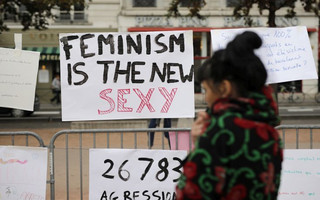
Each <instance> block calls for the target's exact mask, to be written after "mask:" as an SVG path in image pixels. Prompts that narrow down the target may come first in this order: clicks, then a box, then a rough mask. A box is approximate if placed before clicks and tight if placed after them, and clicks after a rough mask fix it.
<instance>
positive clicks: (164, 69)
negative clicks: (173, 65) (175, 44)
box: [150, 63, 167, 82]
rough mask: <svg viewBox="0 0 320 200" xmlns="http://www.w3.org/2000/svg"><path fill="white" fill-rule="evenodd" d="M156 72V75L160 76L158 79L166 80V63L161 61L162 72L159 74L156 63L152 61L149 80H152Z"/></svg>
mask: <svg viewBox="0 0 320 200" xmlns="http://www.w3.org/2000/svg"><path fill="white" fill-rule="evenodd" d="M156 72H157V74H158V77H159V78H160V80H161V81H162V82H165V81H166V72H167V64H166V63H163V68H162V74H161V72H160V69H159V67H158V65H157V63H152V71H151V77H150V82H153V81H154V76H155V73H156Z"/></svg>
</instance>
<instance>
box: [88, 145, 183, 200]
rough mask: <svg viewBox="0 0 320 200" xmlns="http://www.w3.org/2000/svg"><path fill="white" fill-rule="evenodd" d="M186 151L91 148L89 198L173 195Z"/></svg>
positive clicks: (154, 197)
mask: <svg viewBox="0 0 320 200" xmlns="http://www.w3.org/2000/svg"><path fill="white" fill-rule="evenodd" d="M186 155H187V151H171V150H142V149H139V150H137V149H90V151H89V199H90V200H94V199H176V194H175V187H176V184H177V181H178V179H179V177H180V175H181V172H182V160H183V159H184V158H185V157H186Z"/></svg>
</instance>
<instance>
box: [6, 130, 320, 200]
mask: <svg viewBox="0 0 320 200" xmlns="http://www.w3.org/2000/svg"><path fill="white" fill-rule="evenodd" d="M276 129H277V130H278V132H279V135H280V137H281V139H282V141H283V147H284V148H285V149H320V125H280V126H277V127H276ZM149 132H155V140H154V145H153V147H150V143H149V141H148V133H149ZM165 132H169V133H170V142H171V146H170V143H168V141H167V139H166V137H165V134H164V133H165ZM181 133H184V137H187V138H188V137H189V141H188V145H187V149H186V150H188V151H189V150H191V149H192V142H191V139H190V138H191V135H190V128H153V129H149V128H147V129H77V130H63V131H59V132H57V133H56V134H54V135H53V136H52V137H51V140H50V144H49V145H48V148H49V168H50V169H49V175H50V179H49V180H48V181H47V183H49V184H50V193H48V194H47V198H50V199H51V200H54V199H68V200H69V199H81V200H82V199H88V196H89V174H88V173H89V169H88V168H89V158H88V157H89V149H90V148H119V149H124V148H126V149H150V148H153V149H179V148H180V145H179V143H180V142H181V141H180V139H181V138H180V135H179V134H181ZM0 137H1V140H0V145H23V146H41V147H45V145H44V142H43V140H42V139H41V137H40V136H39V135H37V134H36V133H33V132H28V131H21V132H0ZM3 138H5V139H3ZM30 138H32V139H30ZM173 138H174V139H173ZM21 141H23V143H22V142H21ZM185 141H186V140H185Z"/></svg>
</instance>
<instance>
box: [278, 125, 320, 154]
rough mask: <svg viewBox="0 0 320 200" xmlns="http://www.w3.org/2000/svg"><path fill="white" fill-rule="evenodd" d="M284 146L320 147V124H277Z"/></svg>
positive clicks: (297, 147) (287, 147) (298, 147)
mask: <svg viewBox="0 0 320 200" xmlns="http://www.w3.org/2000/svg"><path fill="white" fill-rule="evenodd" d="M276 129H277V130H278V132H279V134H280V136H281V138H282V141H283V148H286V149H300V148H304V149H313V148H317V149H320V125H280V126H277V127H276Z"/></svg>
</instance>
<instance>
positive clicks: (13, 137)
mask: <svg viewBox="0 0 320 200" xmlns="http://www.w3.org/2000/svg"><path fill="white" fill-rule="evenodd" d="M4 136H8V137H9V138H8V139H7V140H5V139H2V140H1V143H0V145H13V146H14V145H16V144H17V143H18V145H23V146H29V137H32V138H34V139H35V140H36V141H37V143H39V146H40V147H44V143H43V140H42V138H41V137H40V136H39V135H38V134H36V133H34V132H29V131H17V132H0V137H4ZM23 136H25V139H24V138H21V137H23ZM24 140H25V144H23V143H21V141H24ZM10 142H11V144H9V143H10Z"/></svg>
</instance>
